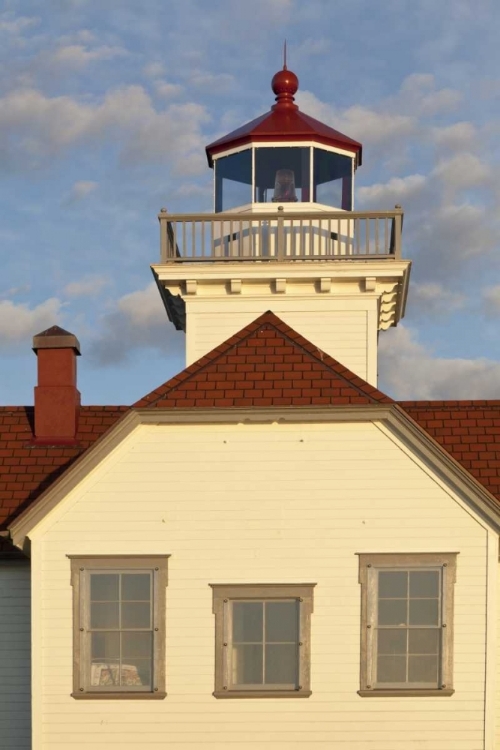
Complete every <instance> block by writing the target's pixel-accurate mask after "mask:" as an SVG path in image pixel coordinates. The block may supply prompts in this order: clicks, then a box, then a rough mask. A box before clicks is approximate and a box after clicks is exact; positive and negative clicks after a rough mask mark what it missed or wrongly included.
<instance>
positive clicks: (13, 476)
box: [0, 406, 129, 552]
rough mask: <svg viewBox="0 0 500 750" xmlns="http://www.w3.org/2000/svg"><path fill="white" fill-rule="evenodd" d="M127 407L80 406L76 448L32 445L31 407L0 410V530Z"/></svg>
mask: <svg viewBox="0 0 500 750" xmlns="http://www.w3.org/2000/svg"><path fill="white" fill-rule="evenodd" d="M128 408H129V407H127V406H82V407H81V410H80V418H79V423H78V432H77V435H76V439H77V441H78V445H75V446H54V447H52V446H43V447H40V446H36V445H33V407H29V406H3V407H0V530H1V529H4V528H6V526H7V523H8V522H10V521H12V520H13V519H14V518H15V517H16V516H17V515H19V513H20V512H21V511H22V510H24V508H26V507H27V506H28V505H30V503H32V502H33V501H34V500H35V499H36V498H37V497H38V496H39V495H41V494H42V492H43V491H44V490H45V489H47V487H49V486H50V485H51V484H52V482H54V481H55V480H56V479H57V477H59V476H60V475H61V474H62V473H63V471H64V470H65V469H67V468H68V466H71V464H72V463H73V461H74V460H75V459H76V458H78V456H79V455H81V454H82V453H83V452H84V451H86V450H87V448H90V446H91V445H93V444H94V443H95V441H96V440H97V438H99V437H100V436H101V435H102V434H103V433H104V432H106V430H107V429H108V428H109V427H111V425H113V424H115V422H116V421H117V420H118V419H119V418H120V417H121V415H122V414H123V413H124V412H125V411H128ZM1 551H2V550H1V548H0V552H1Z"/></svg>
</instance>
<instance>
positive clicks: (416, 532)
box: [37, 424, 486, 750]
mask: <svg viewBox="0 0 500 750" xmlns="http://www.w3.org/2000/svg"><path fill="white" fill-rule="evenodd" d="M224 440H226V441H227V442H226V444H224V442H223V441H224ZM301 441H303V442H301ZM38 543H39V542H37V544H38ZM41 545H42V582H41V598H42V601H41V610H40V613H39V614H40V615H41V618H42V621H41V622H42V632H41V634H40V640H41V643H40V645H41V648H42V660H43V681H42V682H43V685H42V687H43V690H42V696H41V703H42V705H43V727H44V732H45V735H44V737H45V745H44V750H45V747H46V748H47V750H52V748H54V747H59V746H61V747H62V746H63V745H64V746H65V747H69V746H71V748H72V750H78V748H82V750H83V748H90V746H92V748H93V750H96V748H97V750H101V749H103V748H106V750H118V748H120V747H123V746H131V747H132V746H133V745H134V744H135V746H137V745H140V747H141V748H143V749H144V750H148V748H150V747H151V748H155V747H156V746H158V747H160V744H161V746H162V747H163V746H164V743H165V741H166V739H165V738H168V745H169V748H170V750H180V748H183V749H187V748H190V747H193V748H195V747H196V749H197V750H199V747H200V743H201V742H202V743H203V747H204V748H206V747H208V748H210V747H212V746H213V747H214V748H215V747H217V750H220V747H221V745H223V746H224V750H228V748H241V747H249V746H250V743H251V744H252V745H253V746H255V745H256V744H260V745H266V747H269V748H270V749H271V750H281V748H283V750H284V748H285V747H286V748H287V750H290V748H294V747H297V748H299V747H300V748H301V750H303V748H304V747H305V746H314V747H318V748H325V750H326V748H328V750H331V748H334V749H335V750H337V748H338V749H340V748H342V749H344V748H345V750H356V749H359V750H361V748H363V750H366V748H367V747H369V748H372V750H402V748H404V750H422V748H424V750H443V748H444V750H448V748H449V750H452V749H453V750H462V748H463V750H474V748H476V747H477V748H478V750H479V748H481V750H484V747H483V726H484V724H483V719H484V680H485V623H486V531H485V529H484V527H483V526H482V525H481V523H479V522H478V521H477V520H476V519H475V517H474V516H473V515H471V513H470V512H469V511H468V510H467V509H466V508H465V507H464V506H463V505H461V504H460V503H459V502H457V500H456V499H454V498H453V497H451V496H450V493H448V492H446V491H445V490H443V489H442V487H441V486H440V485H439V483H438V482H436V481H435V479H434V478H433V476H432V475H431V474H429V472H426V471H423V470H422V469H421V468H420V467H419V466H418V465H417V464H416V463H415V462H414V461H412V460H411V459H410V458H408V457H407V456H406V455H405V453H404V452H403V451H402V450H401V449H400V448H399V447H398V446H397V445H396V444H395V443H394V442H392V441H390V440H388V439H387V437H386V436H385V435H383V434H382V433H381V432H380V431H379V430H378V429H376V428H375V427H373V426H371V425H365V424H359V425H353V424H348V425H343V424H336V425H311V424H307V425H300V426H294V425H264V426H255V425H246V426H245V425H237V426H234V427H233V426H227V425H223V426H221V425H218V426H216V427H210V426H199V427H196V428H190V429H186V428H184V427H160V426H158V427H154V426H151V427H146V428H141V430H139V431H138V432H137V435H136V437H135V438H133V439H131V440H128V441H127V444H126V447H124V448H123V449H118V452H117V453H116V454H115V455H114V457H113V460H112V461H109V462H105V464H104V465H103V466H102V467H101V468H98V469H97V470H95V471H94V472H93V474H92V477H91V479H89V480H88V482H83V483H82V485H81V486H80V487H78V488H77V489H76V490H75V491H74V493H73V494H72V496H71V497H70V498H68V500H67V504H66V505H65V506H64V508H63V509H62V511H61V512H60V513H58V514H55V515H54V519H53V521H52V522H51V525H49V526H47V529H46V530H45V532H44V536H43V538H42V540H41ZM371 551H373V552H387V551H399V552H401V551H410V552H416V551H422V552H424V551H428V552H432V551H440V552H444V551H450V552H453V551H459V552H460V555H459V558H458V575H457V585H456V608H455V614H456V633H455V683H456V693H455V695H454V696H452V697H451V698H438V699H429V698H406V699H393V698H387V699H383V700H376V699H373V700H365V699H362V698H360V697H359V696H358V695H357V690H358V688H359V627H360V590H359V584H358V558H357V555H356V553H359V552H371ZM153 552H154V553H158V554H170V555H171V557H170V560H169V585H168V589H167V615H168V621H167V622H168V627H167V690H168V697H167V699H166V700H165V701H158V702H154V703H153V702H151V703H148V702H147V701H137V702H136V701H125V702H121V701H96V702H93V701H73V700H72V699H71V698H70V697H69V693H70V690H71V680H72V660H71V648H72V614H71V602H72V591H71V587H70V583H69V581H70V579H69V561H68V559H67V554H89V553H92V554H96V555H97V554H98V555H102V554H104V555H106V554H124V553H134V554H140V553H153ZM306 581H313V582H317V584H318V585H317V587H316V589H315V603H314V614H313V616H312V676H313V695H312V696H311V698H310V699H309V700H307V701H286V700H270V701H245V700H243V701H242V700H239V701H217V700H215V699H214V698H213V696H212V695H211V693H212V690H213V671H214V667H213V656H214V654H213V652H214V620H213V615H212V599H211V596H212V594H211V589H210V588H209V585H208V584H209V583H217V582H219V583H221V582H224V583H231V582H233V583H238V582H293V583H296V582H306Z"/></svg>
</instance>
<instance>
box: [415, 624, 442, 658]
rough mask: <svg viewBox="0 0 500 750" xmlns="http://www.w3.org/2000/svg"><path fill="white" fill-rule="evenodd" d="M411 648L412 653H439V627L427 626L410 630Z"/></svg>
mask: <svg viewBox="0 0 500 750" xmlns="http://www.w3.org/2000/svg"><path fill="white" fill-rule="evenodd" d="M409 632H410V637H409V648H408V651H409V653H410V654H437V653H439V641H440V637H439V636H440V633H439V630H438V629H437V628H426V629H425V630H410V631H409Z"/></svg>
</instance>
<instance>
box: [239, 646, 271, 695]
mask: <svg viewBox="0 0 500 750" xmlns="http://www.w3.org/2000/svg"><path fill="white" fill-rule="evenodd" d="M232 661H233V664H232V666H233V684H235V685H262V666H263V664H262V661H263V660H262V646H258V645H252V646H245V645H239V646H233V653H232Z"/></svg>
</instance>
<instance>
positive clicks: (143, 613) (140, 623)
mask: <svg viewBox="0 0 500 750" xmlns="http://www.w3.org/2000/svg"><path fill="white" fill-rule="evenodd" d="M150 627H151V606H150V604H149V602H146V603H136V602H124V603H123V604H122V628H150Z"/></svg>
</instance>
